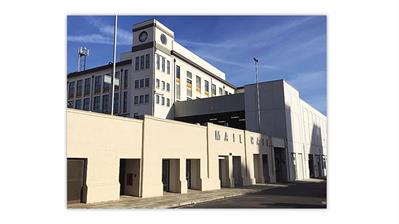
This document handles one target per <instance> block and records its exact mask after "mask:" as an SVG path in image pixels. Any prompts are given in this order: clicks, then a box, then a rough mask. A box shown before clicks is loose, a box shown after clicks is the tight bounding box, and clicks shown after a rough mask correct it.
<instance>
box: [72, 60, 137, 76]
mask: <svg viewBox="0 0 399 224" xmlns="http://www.w3.org/2000/svg"><path fill="white" fill-rule="evenodd" d="M131 63H132V60H131V59H128V60H125V61H120V62H117V63H116V66H122V65H128V64H131ZM112 67H113V63H110V64H106V65H101V66H98V67H94V68H90V69H87V70H84V71H80V72H71V73H69V74H68V75H67V77H68V78H73V77H77V76H80V75H85V74H89V73H92V72H98V71H102V70H105V69H108V68H112Z"/></svg>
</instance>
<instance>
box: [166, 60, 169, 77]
mask: <svg viewBox="0 0 399 224" xmlns="http://www.w3.org/2000/svg"><path fill="white" fill-rule="evenodd" d="M166 73H167V74H168V75H169V74H170V61H169V60H167V61H166Z"/></svg>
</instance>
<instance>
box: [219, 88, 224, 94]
mask: <svg viewBox="0 0 399 224" xmlns="http://www.w3.org/2000/svg"><path fill="white" fill-rule="evenodd" d="M221 95H223V89H222V88H220V87H219V96H221Z"/></svg>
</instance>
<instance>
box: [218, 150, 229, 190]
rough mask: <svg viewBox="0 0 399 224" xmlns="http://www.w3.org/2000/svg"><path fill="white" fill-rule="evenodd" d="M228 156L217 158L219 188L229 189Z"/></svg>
mask: <svg viewBox="0 0 399 224" xmlns="http://www.w3.org/2000/svg"><path fill="white" fill-rule="evenodd" d="M228 158H229V157H228V156H219V158H218V160H219V180H220V187H230V178H229V160H228Z"/></svg>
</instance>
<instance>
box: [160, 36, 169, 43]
mask: <svg viewBox="0 0 399 224" xmlns="http://www.w3.org/2000/svg"><path fill="white" fill-rule="evenodd" d="M167 41H168V40H167V39H166V35H165V34H161V42H162V43H163V44H166V43H167Z"/></svg>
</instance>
